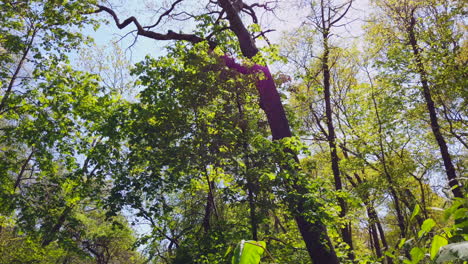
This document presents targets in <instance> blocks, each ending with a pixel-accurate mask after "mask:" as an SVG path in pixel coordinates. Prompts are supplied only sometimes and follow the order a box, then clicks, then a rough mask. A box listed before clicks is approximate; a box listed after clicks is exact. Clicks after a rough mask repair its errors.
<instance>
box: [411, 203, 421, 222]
mask: <svg viewBox="0 0 468 264" xmlns="http://www.w3.org/2000/svg"><path fill="white" fill-rule="evenodd" d="M420 211H421V208H420V207H419V204H416V206H415V207H414V210H413V213H412V214H411V218H410V221H412V220H413V219H414V218H415V217H416V216H417V215H419V212H420Z"/></svg>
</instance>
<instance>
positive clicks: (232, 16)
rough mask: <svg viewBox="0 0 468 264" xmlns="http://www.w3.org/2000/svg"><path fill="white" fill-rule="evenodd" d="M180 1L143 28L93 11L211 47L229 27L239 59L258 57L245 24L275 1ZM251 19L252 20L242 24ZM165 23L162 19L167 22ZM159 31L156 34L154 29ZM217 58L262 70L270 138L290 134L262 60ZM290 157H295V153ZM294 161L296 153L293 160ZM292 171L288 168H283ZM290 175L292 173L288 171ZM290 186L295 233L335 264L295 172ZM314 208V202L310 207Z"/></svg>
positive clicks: (149, 33)
mask: <svg viewBox="0 0 468 264" xmlns="http://www.w3.org/2000/svg"><path fill="white" fill-rule="evenodd" d="M187 2H188V1H184V0H174V1H172V2H171V3H170V4H169V5H167V7H166V8H161V9H159V13H158V15H157V18H156V21H155V23H153V24H151V25H147V26H144V25H142V24H141V23H140V22H139V20H138V19H137V18H135V17H133V16H132V17H129V18H126V19H125V20H123V21H122V22H121V20H120V19H119V16H118V15H117V13H116V11H115V10H114V9H113V8H111V7H109V6H104V5H98V6H97V8H98V9H97V10H96V13H107V14H109V15H111V16H112V18H113V21H114V22H115V24H116V26H117V27H118V28H119V29H126V28H131V27H136V29H135V28H133V30H132V32H133V33H135V35H136V37H138V36H142V37H147V38H150V39H154V40H176V41H187V42H190V43H192V44H196V43H200V42H206V43H208V46H209V48H210V49H214V48H215V47H217V46H221V45H222V43H219V41H217V36H218V35H219V34H220V33H221V32H222V31H226V30H228V31H231V32H232V33H233V34H234V35H235V36H236V38H237V44H238V46H239V47H240V51H241V53H242V54H239V55H242V56H243V57H245V58H246V59H253V58H254V57H255V56H260V54H259V48H258V46H257V45H256V43H255V39H256V38H257V37H258V36H261V35H264V32H260V34H258V32H257V33H256V34H255V33H254V32H251V31H249V30H248V28H249V27H248V26H246V25H247V24H248V23H252V24H257V23H258V18H257V15H256V11H258V10H270V11H271V10H272V5H273V4H275V1H272V2H265V3H257V2H255V3H249V4H248V3H244V2H243V1H241V0H217V1H216V0H209V1H206V2H207V3H206V5H204V6H203V8H202V10H203V11H202V12H201V13H199V14H197V13H196V12H197V9H196V8H193V5H190V4H189V3H187ZM202 17H203V18H210V19H211V21H212V22H211V25H210V26H209V27H208V28H209V29H207V28H205V31H206V30H209V31H210V32H209V33H206V32H205V33H204V34H202V33H199V32H196V31H194V32H191V33H182V32H178V33H176V32H175V31H172V30H168V31H167V32H165V33H161V31H162V29H161V28H162V27H163V24H165V25H166V26H167V24H168V23H167V22H169V24H170V23H171V22H176V21H177V22H180V21H185V22H186V23H190V22H194V20H197V19H200V18H202ZM246 21H250V22H246ZM165 22H166V23H165ZM158 30H160V32H158ZM221 61H222V62H223V63H224V64H225V65H226V66H227V67H229V68H231V69H233V70H236V71H237V72H239V74H260V75H263V76H261V77H258V79H257V83H256V86H257V89H258V95H259V103H260V107H261V108H262V109H263V111H264V112H265V114H266V117H267V120H268V124H269V127H270V130H271V133H272V138H273V140H280V139H283V138H287V137H291V129H290V126H289V123H288V119H287V117H286V114H285V110H284V108H283V105H282V102H281V98H280V95H279V93H278V90H277V87H276V85H275V82H274V80H273V78H272V75H271V73H270V70H269V68H268V66H267V65H265V64H260V63H257V64H253V65H249V66H247V65H243V64H241V63H238V62H236V60H235V58H233V57H231V56H229V55H227V54H225V55H223V56H221ZM286 151H288V152H291V151H290V150H286ZM293 156H294V155H293ZM295 160H296V162H297V161H298V159H297V157H296V158H295ZM284 169H291V168H284ZM292 175H295V174H294V173H292ZM287 185H288V186H285V187H286V188H287V189H289V190H293V191H294V193H296V194H298V195H295V199H294V202H292V203H289V204H290V211H291V212H292V214H293V215H294V219H295V221H296V223H297V226H298V228H299V231H300V233H301V235H302V237H303V239H304V242H305V245H306V247H307V251H308V253H309V255H310V257H311V259H312V261H313V262H314V263H338V258H337V256H336V254H335V252H334V249H333V245H332V244H331V241H330V239H329V237H328V235H327V229H326V227H325V225H324V223H323V222H322V221H321V220H320V219H310V218H308V217H307V216H306V215H307V212H310V211H311V210H312V209H311V208H310V203H309V202H308V201H307V199H306V198H305V197H306V194H307V192H308V190H307V188H306V187H305V186H304V185H303V184H300V183H299V179H298V176H294V177H290V178H289V180H288V182H287ZM313 207H315V206H313Z"/></svg>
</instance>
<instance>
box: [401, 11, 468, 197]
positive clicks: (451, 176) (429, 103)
mask: <svg viewBox="0 0 468 264" xmlns="http://www.w3.org/2000/svg"><path fill="white" fill-rule="evenodd" d="M415 25H416V19H415V18H414V14H411V21H410V23H409V26H408V28H407V31H408V32H407V33H408V38H409V44H410V46H411V49H412V50H413V55H414V59H415V62H416V67H417V71H418V74H419V78H420V81H421V86H422V90H423V95H424V99H425V101H426V107H427V111H428V112H429V118H430V123H431V129H432V133H433V134H434V137H435V139H436V141H437V144H438V145H439V150H440V154H441V155H442V160H443V161H444V167H445V172H446V173H447V179H448V183H449V186H450V187H451V188H452V193H453V196H455V197H457V198H463V193H462V189H461V185H460V183H459V181H458V179H457V175H456V172H455V167H454V166H453V163H452V158H451V157H450V153H449V151H448V147H447V143H446V141H445V138H444V136H443V135H442V132H441V131H440V126H439V120H438V117H437V112H436V108H435V104H434V100H433V99H432V95H431V90H430V88H429V82H428V79H427V72H426V69H425V68H424V64H423V61H422V59H421V54H420V51H419V45H418V42H417V40H416V36H415V32H414V27H415Z"/></svg>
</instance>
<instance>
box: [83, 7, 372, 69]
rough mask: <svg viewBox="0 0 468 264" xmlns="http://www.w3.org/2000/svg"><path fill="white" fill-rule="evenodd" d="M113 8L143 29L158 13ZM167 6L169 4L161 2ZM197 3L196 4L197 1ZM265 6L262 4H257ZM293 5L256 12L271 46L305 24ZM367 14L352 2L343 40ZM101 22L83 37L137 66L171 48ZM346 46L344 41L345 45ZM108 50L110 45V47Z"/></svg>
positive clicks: (303, 11) (177, 26) (302, 10)
mask: <svg viewBox="0 0 468 264" xmlns="http://www.w3.org/2000/svg"><path fill="white" fill-rule="evenodd" d="M185 1H188V5H189V6H192V7H191V8H193V9H194V10H198V9H197V8H198V7H197V6H196V5H195V4H193V3H191V2H190V1H191V0H185ZM111 2H112V4H107V5H106V6H112V8H113V9H115V10H116V13H117V15H118V16H119V18H120V21H123V20H124V19H125V18H127V17H129V16H135V17H136V18H137V19H138V20H139V21H140V22H141V24H142V25H148V24H151V22H153V21H155V16H154V15H152V14H155V13H156V12H153V11H152V10H154V9H157V7H155V6H154V4H153V3H152V2H158V1H148V0H146V1H131V0H129V1H119V0H116V1H111ZM163 2H165V3H166V4H167V3H170V2H171V1H163ZM197 2H198V1H197ZM246 2H249V3H251V2H258V1H246ZM260 2H265V1H260ZM292 2H293V1H287V0H278V5H277V6H276V8H275V9H274V12H264V13H261V12H258V13H257V16H258V17H259V20H260V24H261V26H262V29H274V30H275V31H273V32H270V33H268V35H267V37H268V39H269V40H270V42H271V43H273V44H280V42H281V41H284V32H285V31H291V30H292V29H294V28H297V27H299V26H300V25H301V24H302V23H303V21H306V17H307V15H308V14H309V10H308V7H307V6H298V5H295V4H292ZM368 13H369V1H368V0H354V3H353V8H352V9H351V10H350V12H349V16H347V17H348V18H346V22H349V25H348V26H346V27H341V28H338V29H337V30H338V33H339V35H341V36H343V37H344V39H345V40H346V39H353V38H355V37H357V36H359V35H361V34H362V32H363V31H362V29H361V26H362V21H363V20H364V19H365V17H367V16H368ZM96 16H97V17H98V18H100V19H107V20H109V22H110V23H109V24H107V25H102V26H101V27H100V28H99V29H98V30H97V31H94V30H92V29H91V28H88V29H87V30H86V32H85V33H87V34H89V35H90V36H91V37H93V38H94V40H95V42H96V45H98V46H106V45H109V44H110V42H118V43H119V45H120V47H121V48H122V49H124V50H125V55H126V56H127V59H128V60H129V61H130V62H132V63H136V62H139V61H141V60H143V59H144V57H145V56H146V55H151V56H153V57H158V56H161V55H164V53H165V51H164V46H165V45H167V44H170V42H168V41H156V40H152V39H148V38H145V37H138V39H137V41H136V42H135V43H133V42H134V37H133V36H132V35H128V36H126V37H124V38H122V37H123V36H124V35H125V34H126V33H128V32H129V31H130V30H133V29H135V27H134V26H133V25H132V26H130V25H129V26H128V27H127V28H125V29H123V30H120V29H118V28H117V27H116V26H115V24H114V22H113V21H111V16H110V15H108V14H106V13H104V12H102V13H100V14H97V15H96ZM191 27H193V23H192V24H190V23H174V22H170V23H166V24H165V25H163V26H162V27H161V29H159V30H158V32H162V33H164V32H166V31H167V30H168V29H172V30H173V31H176V32H177V31H178V30H183V31H184V32H187V33H190V28H191ZM344 42H346V41H344ZM258 45H259V46H262V45H266V44H265V43H264V42H260V43H258ZM109 46H111V45H109Z"/></svg>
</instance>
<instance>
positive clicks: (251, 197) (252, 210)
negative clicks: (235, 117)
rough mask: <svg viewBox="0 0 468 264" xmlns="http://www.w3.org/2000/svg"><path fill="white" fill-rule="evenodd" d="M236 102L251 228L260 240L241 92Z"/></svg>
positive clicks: (237, 95) (256, 238) (254, 238)
mask: <svg viewBox="0 0 468 264" xmlns="http://www.w3.org/2000/svg"><path fill="white" fill-rule="evenodd" d="M236 103H237V111H238V112H239V127H240V129H241V131H242V135H243V136H242V137H241V141H242V142H241V144H242V148H243V151H244V163H245V167H246V170H245V178H246V180H247V199H248V202H249V211H250V229H251V233H252V239H253V240H255V241H257V240H258V223H257V216H256V204H255V184H254V183H253V180H254V179H253V178H252V175H251V174H250V169H251V165H250V158H249V145H248V142H247V138H248V135H247V125H248V120H246V119H245V115H244V109H243V104H242V102H241V99H240V96H239V93H238V92H236Z"/></svg>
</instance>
